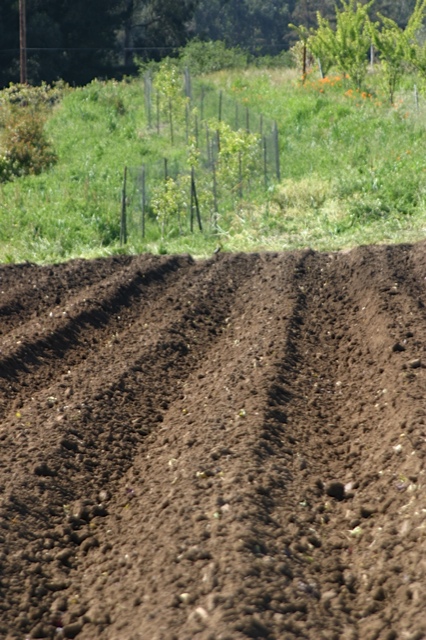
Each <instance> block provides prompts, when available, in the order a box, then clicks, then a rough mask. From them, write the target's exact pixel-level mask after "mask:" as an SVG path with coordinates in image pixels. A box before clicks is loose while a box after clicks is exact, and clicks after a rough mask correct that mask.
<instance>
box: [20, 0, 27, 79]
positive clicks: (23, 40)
mask: <svg viewBox="0 0 426 640" xmlns="http://www.w3.org/2000/svg"><path fill="white" fill-rule="evenodd" d="M19 66H20V82H21V84H27V20H26V8H25V0H19Z"/></svg>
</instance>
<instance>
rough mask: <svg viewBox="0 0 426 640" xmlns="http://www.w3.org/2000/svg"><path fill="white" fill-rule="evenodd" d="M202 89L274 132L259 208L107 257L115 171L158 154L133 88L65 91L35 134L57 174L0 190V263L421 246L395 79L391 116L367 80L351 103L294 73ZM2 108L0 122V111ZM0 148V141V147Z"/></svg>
mask: <svg viewBox="0 0 426 640" xmlns="http://www.w3.org/2000/svg"><path fill="white" fill-rule="evenodd" d="M207 80H208V82H209V83H211V84H212V85H214V86H215V87H217V89H218V90H219V89H222V90H223V91H224V92H225V93H226V94H227V95H231V96H234V97H235V98H237V99H238V100H239V101H240V102H241V104H242V105H247V106H250V107H251V108H252V109H253V110H254V111H256V110H257V111H259V112H262V113H263V114H264V116H265V117H267V118H270V119H274V120H276V122H277V124H278V128H279V131H280V155H281V181H280V183H279V184H273V185H271V186H270V188H269V190H268V192H267V193H266V194H265V195H264V197H263V199H262V201H261V202H257V203H256V204H253V202H250V201H244V199H243V200H241V201H240V202H239V204H238V206H237V207H236V209H235V211H233V212H232V214H231V215H228V216H227V217H226V219H223V220H221V221H220V224H219V229H220V231H219V234H213V233H206V234H204V235H203V234H200V233H194V234H190V233H184V234H182V235H180V234H176V233H174V234H172V235H171V236H170V237H165V238H163V239H162V238H161V237H160V232H159V229H158V227H157V225H156V223H155V220H153V221H152V222H151V223H150V225H149V230H148V234H147V237H146V238H145V240H144V241H142V239H141V238H136V237H130V238H129V243H128V245H127V246H126V247H125V248H123V247H121V246H120V243H119V233H120V229H119V222H120V193H121V186H122V176H123V168H124V166H125V165H131V166H136V165H140V164H142V163H143V162H144V163H147V164H149V163H155V162H158V161H160V160H161V158H163V157H164V156H165V155H170V154H171V155H172V156H173V155H174V156H176V157H178V156H181V157H183V156H184V155H185V150H184V149H182V148H179V147H178V148H176V147H175V148H174V149H171V148H170V142H169V139H168V137H167V135H162V134H160V135H158V134H157V133H156V131H152V130H151V131H150V130H148V128H147V116H146V113H145V100H144V91H143V82H142V80H141V79H133V80H126V81H124V82H115V81H109V82H100V81H94V82H92V83H91V84H90V85H88V86H86V87H83V88H77V89H66V90H65V91H64V95H63V98H62V99H61V101H60V102H59V103H58V104H57V105H56V106H54V107H53V108H52V109H51V110H50V112H49V115H48V118H47V122H46V132H47V135H48V136H49V138H50V140H51V142H52V145H53V148H54V150H55V152H56V154H57V157H58V161H57V163H56V164H55V165H54V166H52V167H51V168H50V169H49V170H47V171H45V172H44V173H42V174H40V175H29V176H23V177H19V178H17V179H15V180H13V181H11V182H6V183H3V184H0V261H1V262H16V261H24V260H29V261H39V262H50V261H59V260H65V259H68V258H71V257H76V256H85V257H93V256H99V255H109V254H112V253H118V252H123V251H126V252H127V251H128V252H140V251H151V252H154V253H157V252H161V253H166V252H167V253H172V252H190V253H192V254H194V255H196V256H202V255H207V254H209V253H211V251H212V250H213V249H214V248H215V247H216V246H217V244H218V243H219V242H220V243H221V244H222V245H223V248H224V249H225V250H229V251H238V250H243V251H258V250H286V249H291V248H300V247H305V246H310V247H313V248H316V249H321V250H335V249H341V248H347V247H351V246H355V245H358V244H365V243H381V242H403V241H414V240H416V239H420V238H421V237H424V235H425V232H426V215H425V192H426V157H425V155H424V148H425V143H426V127H425V122H426V120H425V116H426V106H425V105H426V101H425V100H426V99H425V98H424V97H423V96H422V95H420V102H419V108H417V105H416V103H415V100H414V92H413V87H414V83H415V82H416V80H415V78H410V77H407V78H406V79H405V82H404V89H403V90H401V92H400V94H399V95H398V97H397V101H396V103H395V105H394V106H389V105H388V104H387V103H386V101H385V99H384V96H383V94H382V92H381V90H380V85H379V82H378V78H377V76H376V75H375V74H374V73H372V74H370V76H369V78H368V89H367V90H366V91H364V92H356V91H354V90H353V89H351V88H350V86H349V84H348V83H347V81H345V80H344V79H342V78H340V77H338V76H336V75H333V74H332V75H330V77H328V78H325V79H323V80H321V79H320V78H319V77H318V76H317V75H316V74H315V73H312V74H311V75H310V76H309V77H308V78H307V80H306V82H305V84H304V85H302V83H301V82H300V78H299V76H298V74H297V72H296V71H294V70H288V69H271V70H267V69H249V70H238V71H226V72H225V71H222V72H217V73H215V74H212V75H210V76H208V78H207ZM1 108H2V107H1V106H0V110H1ZM0 139H1V138H0Z"/></svg>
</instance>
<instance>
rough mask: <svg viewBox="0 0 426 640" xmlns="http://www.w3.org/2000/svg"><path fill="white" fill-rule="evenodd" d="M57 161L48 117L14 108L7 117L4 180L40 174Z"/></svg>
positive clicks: (1, 164)
mask: <svg viewBox="0 0 426 640" xmlns="http://www.w3.org/2000/svg"><path fill="white" fill-rule="evenodd" d="M56 160H57V157H56V154H55V152H54V150H53V148H52V146H51V144H50V142H49V141H48V139H47V137H46V134H45V132H44V117H43V115H42V114H40V113H37V112H36V111H34V110H33V109H28V108H22V107H20V108H19V109H13V110H12V111H11V112H10V114H9V117H8V118H7V120H6V122H5V125H4V131H3V135H2V144H1V152H0V181H2V182H5V181H7V180H11V179H12V178H13V177H14V176H24V175H30V174H35V175H38V174H40V173H41V172H42V171H43V170H44V169H47V168H48V167H50V166H52V165H53V164H54V163H55V162H56Z"/></svg>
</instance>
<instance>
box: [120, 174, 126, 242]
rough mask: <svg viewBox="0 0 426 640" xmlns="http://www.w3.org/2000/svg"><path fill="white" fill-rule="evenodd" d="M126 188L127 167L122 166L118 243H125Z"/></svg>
mask: <svg viewBox="0 0 426 640" xmlns="http://www.w3.org/2000/svg"><path fill="white" fill-rule="evenodd" d="M126 188H127V167H124V177H123V189H122V192H121V221H120V244H121V245H123V244H127V216H126V213H127V212H126Z"/></svg>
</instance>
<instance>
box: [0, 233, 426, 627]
mask: <svg viewBox="0 0 426 640" xmlns="http://www.w3.org/2000/svg"><path fill="white" fill-rule="evenodd" d="M0 333H1V338H0V348H1V352H0V411H1V421H0V637H1V638H6V639H7V640H9V639H12V638H14V639H22V640H24V639H26V638H52V639H53V638H78V639H79V640H92V639H97V638H99V639H105V640H195V639H197V640H198V639H199V640H243V639H245V638H265V639H267V640H273V639H275V640H282V639H293V638H307V639H310V640H311V639H312V640H320V639H324V640H325V639H326V640H333V639H335V640H356V639H359V640H373V639H376V638H378V639H381V640H392V639H406V640H422V639H424V638H426V474H425V469H426V399H425V396H426V384H425V382H426V374H425V365H426V243H419V244H416V245H410V246H408V245H400V246H392V247H386V246H374V247H362V248H358V249H355V250H352V251H349V252H340V253H328V254H327V253H324V254H320V253H315V252H313V251H305V252H294V253H283V254H272V253H271V254H241V255H240V254H239V255H230V254H229V255H228V254H223V255H222V254H219V255H218V256H215V257H213V258H212V259H210V260H206V261H194V260H192V259H191V258H190V257H187V256H175V257H169V256H163V257H160V256H158V257H155V256H149V255H145V256H137V257H120V258H113V259H100V260H95V261H82V260H78V261H72V262H69V263H67V264H61V265H56V266H51V267H42V266H36V265H32V264H24V265H15V266H2V267H0Z"/></svg>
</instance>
